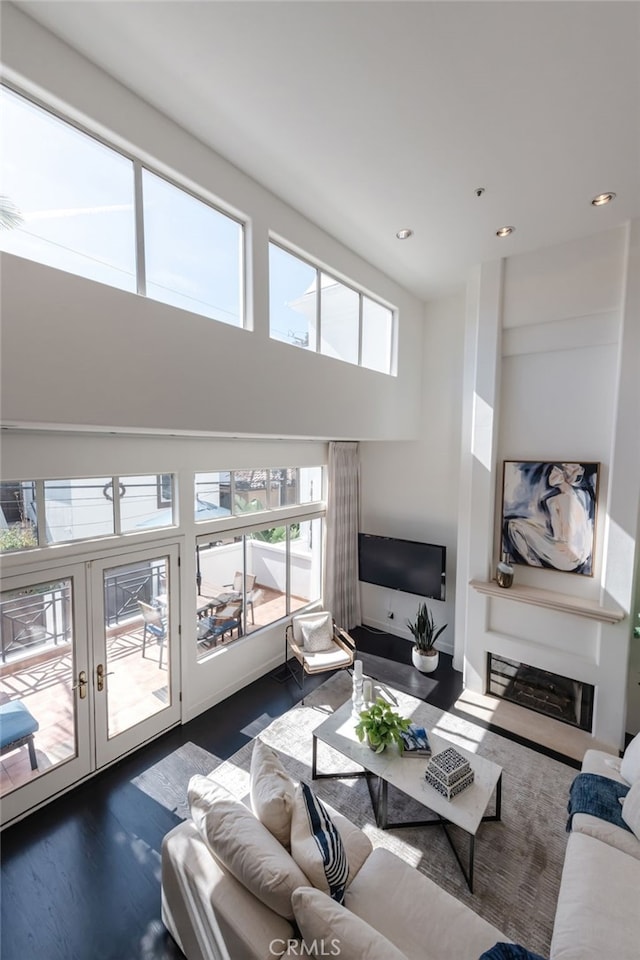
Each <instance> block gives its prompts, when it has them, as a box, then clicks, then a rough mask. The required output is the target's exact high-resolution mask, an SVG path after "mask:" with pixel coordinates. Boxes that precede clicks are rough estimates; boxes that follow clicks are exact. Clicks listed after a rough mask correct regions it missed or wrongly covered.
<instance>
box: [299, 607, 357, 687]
mask: <svg viewBox="0 0 640 960" xmlns="http://www.w3.org/2000/svg"><path fill="white" fill-rule="evenodd" d="M284 637H285V639H284V655H285V666H286V668H287V670H288V671H289V673H290V674H291V676H292V677H293V679H294V680H295V681H296V683H297V684H298V686H299V687H300V689H301V690H302V694H303V697H302V702H303V703H304V681H305V677H306V676H307V675H309V676H312V675H313V674H316V673H324V672H326V671H328V670H344V669H347V670H348V669H349V667H351V666H352V665H353V661H354V658H355V651H356V644H355V640H354V639H353V637H351V636H349V634H348V633H347V632H346V630H343V629H342V628H341V627H337V626H336V623H335V620H334V619H333V617H332V616H331V613H330V612H329V611H328V610H316V611H314V612H313V613H302V614H297V615H294V616H293V617H292V618H291V623H290V624H289V625H288V626H287V629H286V630H285V635H284ZM290 658H292V660H293V662H290ZM296 662H297V664H298V667H297V668H296V669H294V664H295V663H296Z"/></svg>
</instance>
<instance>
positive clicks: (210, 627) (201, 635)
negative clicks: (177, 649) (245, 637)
mask: <svg viewBox="0 0 640 960" xmlns="http://www.w3.org/2000/svg"><path fill="white" fill-rule="evenodd" d="M234 630H237V631H238V636H241V635H242V604H241V603H229V604H227V606H226V607H223V608H222V609H221V610H218V611H217V612H216V613H215V614H213V615H212V616H210V617H200V619H199V620H198V644H199V645H203V646H211V645H212V643H213V644H214V645H215V644H217V643H219V642H220V643H224V642H225V637H226V634H227V633H228V634H229V638H228V639H229V640H232V639H233V631H234Z"/></svg>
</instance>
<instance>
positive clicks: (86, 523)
mask: <svg viewBox="0 0 640 960" xmlns="http://www.w3.org/2000/svg"><path fill="white" fill-rule="evenodd" d="M44 510H45V519H46V523H47V542H48V543H63V542H65V541H67V540H84V539H86V538H87V537H107V536H109V535H110V534H112V533H114V525H113V478H112V477H91V478H90V479H88V480H45V482H44Z"/></svg>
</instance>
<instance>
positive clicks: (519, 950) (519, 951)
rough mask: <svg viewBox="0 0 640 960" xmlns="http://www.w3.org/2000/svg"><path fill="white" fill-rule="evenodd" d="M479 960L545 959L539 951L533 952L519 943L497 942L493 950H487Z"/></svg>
mask: <svg viewBox="0 0 640 960" xmlns="http://www.w3.org/2000/svg"><path fill="white" fill-rule="evenodd" d="M478 960H545V958H544V957H541V956H540V954H539V953H531V952H530V951H529V950H525V948H524V947H520V946H518V944H517V943H496V945H495V946H494V947H491V950H485V952H484V953H483V954H482V956H480V957H478Z"/></svg>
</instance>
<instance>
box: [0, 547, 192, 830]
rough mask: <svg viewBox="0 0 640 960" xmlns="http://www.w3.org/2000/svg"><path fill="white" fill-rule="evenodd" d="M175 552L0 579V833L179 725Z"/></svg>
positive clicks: (160, 550) (155, 551) (159, 550)
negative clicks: (97, 771) (32, 811)
mask: <svg viewBox="0 0 640 960" xmlns="http://www.w3.org/2000/svg"><path fill="white" fill-rule="evenodd" d="M178 562H179V547H178V544H169V545H166V546H165V545H162V546H160V547H158V546H156V547H154V548H152V549H144V550H133V551H128V552H126V553H124V552H123V553H121V554H118V555H113V556H110V557H109V558H108V559H106V558H104V557H101V558H99V559H97V558H96V559H83V560H82V561H78V562H73V563H69V564H65V565H60V566H56V567H55V572H53V569H52V568H51V567H48V568H46V569H43V570H41V571H40V572H37V570H33V571H29V572H21V573H20V574H16V575H15V576H9V577H4V578H3V582H2V588H1V590H0V734H1V742H2V755H1V756H0V824H2V825H4V824H6V823H9V822H11V821H12V820H14V819H15V818H17V817H19V816H21V815H22V814H24V813H25V812H27V811H28V810H30V809H32V808H33V807H35V806H38V805H39V804H41V803H43V802H44V801H46V800H48V799H49V798H51V797H53V796H55V795H56V794H57V793H60V792H61V791H63V790H65V789H67V788H68V787H69V786H71V785H72V784H74V783H76V782H78V781H79V780H81V779H82V778H83V777H85V776H87V775H88V774H90V773H92V772H93V771H95V770H97V769H99V768H100V767H102V766H104V765H105V764H107V763H110V762H111V761H113V760H116V759H117V758H118V757H120V756H122V755H123V754H125V753H127V752H129V751H130V750H133V749H135V747H137V746H139V745H140V744H141V743H144V742H145V741H146V740H149V739H150V738H152V737H154V736H156V735H157V734H159V733H161V732H162V731H163V730H166V729H168V728H169V727H171V726H173V725H174V724H175V723H177V722H179V720H180V671H179V659H180V658H179V654H180V644H179V634H180V630H179V623H178V610H179V584H178Z"/></svg>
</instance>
